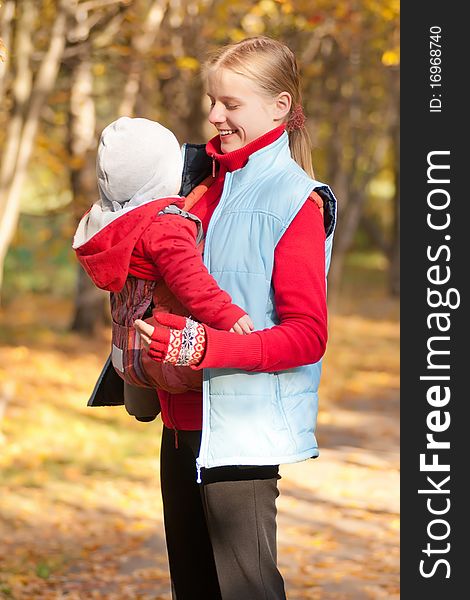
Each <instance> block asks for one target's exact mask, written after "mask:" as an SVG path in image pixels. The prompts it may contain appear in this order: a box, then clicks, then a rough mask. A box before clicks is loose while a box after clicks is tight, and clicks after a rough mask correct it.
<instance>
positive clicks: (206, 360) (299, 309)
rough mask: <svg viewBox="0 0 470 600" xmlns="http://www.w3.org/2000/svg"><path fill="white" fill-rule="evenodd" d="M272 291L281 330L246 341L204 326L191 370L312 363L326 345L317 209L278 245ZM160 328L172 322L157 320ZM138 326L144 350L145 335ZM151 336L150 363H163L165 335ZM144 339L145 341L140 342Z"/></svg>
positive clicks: (307, 210)
mask: <svg viewBox="0 0 470 600" xmlns="http://www.w3.org/2000/svg"><path fill="white" fill-rule="evenodd" d="M274 258H275V261H274V264H275V266H274V271H273V286H274V295H275V306H276V310H277V314H278V317H279V321H280V324H279V325H276V326H274V327H272V328H269V329H264V330H262V331H255V332H253V333H251V334H250V335H248V336H237V335H234V334H232V333H229V332H226V331H217V330H216V329H213V328H211V327H208V326H207V325H204V330H205V341H206V344H205V354H204V357H203V359H202V360H201V361H200V362H199V361H198V364H197V366H193V367H192V368H195V369H203V368H238V369H244V370H246V371H264V372H269V371H278V370H284V369H290V368H294V367H298V366H300V365H304V364H310V363H314V362H317V361H318V360H320V358H321V357H322V356H323V354H324V352H325V348H326V341H327V310H326V283H325V233H324V227H323V219H322V215H321V213H320V210H319V209H318V207H317V206H316V205H315V204H314V203H313V202H310V201H307V202H306V203H305V204H304V206H303V207H302V208H301V210H300V211H299V213H298V215H297V216H296V217H295V219H294V220H293V221H292V223H291V225H290V226H289V228H288V229H287V231H286V232H285V233H284V235H283V237H282V239H281V240H280V241H279V243H278V245H277V247H276V251H275V257H274ZM162 317H163V319H162V322H164V324H165V325H168V326H170V327H173V326H177V327H181V328H183V327H184V326H185V325H184V320H181V321H180V325H172V324H171V319H170V321H169V322H168V323H167V322H166V320H167V318H166V317H165V316H164V315H162ZM168 318H170V316H168ZM145 325H146V324H144V326H142V327H141V326H140V325H137V328H138V329H139V331H141V332H142V333H143V334H144V338H143V339H144V341H145V342H146V343H147V344H148V342H149V341H150V340H149V336H150V335H152V331H150V329H152V328H150V329H148V328H147V329H146V328H145ZM168 331H169V330H168V329H167V330H162V333H161V334H160V333H159V332H158V331H156V332H155V333H156V338H160V337H161V340H158V339H155V337H154V339H153V342H154V343H153V352H152V354H153V357H154V358H156V359H157V360H158V358H157V356H160V360H162V359H163V358H164V356H165V354H166V349H167V346H168V337H169V336H168V333H167V332H168ZM145 336H146V337H145Z"/></svg>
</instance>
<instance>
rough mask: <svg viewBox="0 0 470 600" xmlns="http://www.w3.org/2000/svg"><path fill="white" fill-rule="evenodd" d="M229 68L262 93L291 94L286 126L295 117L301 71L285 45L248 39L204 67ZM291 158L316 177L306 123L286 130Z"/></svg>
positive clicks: (259, 38)
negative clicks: (251, 82)
mask: <svg viewBox="0 0 470 600" xmlns="http://www.w3.org/2000/svg"><path fill="white" fill-rule="evenodd" d="M221 67H223V68H225V69H230V70H231V71H233V72H234V73H238V74H239V75H243V76H244V77H247V78H248V79H250V80H251V81H253V82H254V83H255V85H256V86H257V87H258V89H259V90H260V92H261V93H262V94H264V95H266V96H268V97H270V98H274V97H275V96H277V95H278V94H280V93H281V92H288V93H289V94H290V95H291V98H292V106H291V108H290V111H289V113H288V115H287V117H286V120H285V122H286V124H288V123H289V120H292V119H293V118H294V117H295V114H294V112H295V111H296V109H297V113H298V110H299V109H298V107H299V106H300V107H301V106H302V96H301V92H300V75H299V68H298V66H297V61H296V58H295V56H294V53H293V52H292V50H290V48H288V47H287V46H286V45H285V44H283V43H282V42H279V41H277V40H273V39H272V38H269V37H265V36H257V37H251V38H247V39H245V40H242V41H241V42H238V43H236V44H230V45H228V46H224V47H222V48H220V49H219V50H217V51H216V52H215V53H214V54H213V55H212V56H211V57H210V58H209V60H208V61H207V62H206V64H205V69H204V71H205V74H206V75H207V72H208V71H210V70H213V69H217V68H221ZM287 130H288V134H289V147H290V151H291V154H292V158H293V159H294V160H295V161H296V162H297V163H298V164H299V165H300V166H301V167H302V169H304V171H306V172H307V173H308V174H309V175H310V176H311V177H314V172H313V165H312V144H311V141H310V136H309V134H308V131H307V129H306V128H305V124H303V125H300V126H297V127H295V128H294V127H292V128H290V127H287Z"/></svg>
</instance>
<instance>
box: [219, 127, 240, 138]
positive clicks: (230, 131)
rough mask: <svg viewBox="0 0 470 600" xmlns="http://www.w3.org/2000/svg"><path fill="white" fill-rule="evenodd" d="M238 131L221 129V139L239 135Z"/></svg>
mask: <svg viewBox="0 0 470 600" xmlns="http://www.w3.org/2000/svg"><path fill="white" fill-rule="evenodd" d="M237 131H238V130H237V129H219V135H220V137H226V136H227V135H232V134H233V133H237Z"/></svg>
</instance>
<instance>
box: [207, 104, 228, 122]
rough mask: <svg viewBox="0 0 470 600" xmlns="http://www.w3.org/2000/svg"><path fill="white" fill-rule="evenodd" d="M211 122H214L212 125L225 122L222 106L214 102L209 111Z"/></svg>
mask: <svg viewBox="0 0 470 600" xmlns="http://www.w3.org/2000/svg"><path fill="white" fill-rule="evenodd" d="M209 122H210V123H212V125H217V123H224V122H225V113H224V110H223V107H222V106H220V105H218V104H214V106H213V107H212V108H211V110H210V112H209Z"/></svg>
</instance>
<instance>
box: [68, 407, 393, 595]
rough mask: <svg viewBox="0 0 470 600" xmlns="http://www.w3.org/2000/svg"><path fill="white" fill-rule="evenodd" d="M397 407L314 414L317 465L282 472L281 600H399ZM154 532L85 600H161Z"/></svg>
mask: <svg viewBox="0 0 470 600" xmlns="http://www.w3.org/2000/svg"><path fill="white" fill-rule="evenodd" d="M398 410H399V403H398V399H397V398H396V397H389V398H386V399H381V400H375V399H357V398H356V399H351V400H350V401H343V402H341V403H340V404H339V405H336V406H335V407H334V408H333V407H330V409H329V410H328V411H327V412H326V413H325V416H324V417H323V418H322V416H321V415H320V425H319V430H320V431H321V436H319V438H320V445H321V456H320V458H318V459H315V460H308V461H304V462H302V463H297V464H293V465H283V466H282V468H281V474H282V480H281V481H280V488H281V495H280V497H279V499H278V504H277V506H278V524H279V530H278V542H279V564H280V568H281V570H282V572H283V575H284V577H285V581H286V589H287V594H288V598H289V600H301V599H311V600H320V599H321V600H368V599H376V600H379V599H386V600H398V598H399V575H398V573H399V514H398V511H399V454H398V441H399V440H398V436H399V432H398ZM322 421H323V422H322ZM325 421H327V422H325ZM153 528H154V532H153V533H150V529H147V532H148V535H147V536H144V538H143V539H142V540H141V543H140V544H139V545H136V546H135V547H134V549H132V547H131V546H130V545H129V544H128V543H127V542H126V548H127V550H126V553H125V555H122V556H121V557H118V562H117V564H115V568H114V569H113V570H111V571H110V572H109V575H108V577H109V578H108V580H107V581H106V580H105V581H101V583H100V584H99V586H98V588H96V586H95V588H94V591H95V593H96V596H94V597H97V598H110V599H111V598H112V599H116V600H117V599H120V598H142V599H145V600H170V597H171V596H170V594H169V593H168V577H167V574H166V573H167V572H166V553H165V546H164V542H163V537H162V524H161V514H160V516H159V518H158V520H157V523H155V522H154V523H153ZM108 551H109V548H108V549H107V548H106V547H101V548H100V549H99V552H100V553H106V552H108ZM104 558H105V557H103V556H99V557H97V565H100V564H101V565H102V564H103V562H104ZM113 560H115V559H113ZM87 568H88V567H87V566H86V564H83V565H80V564H79V565H75V567H74V569H71V570H70V571H69V572H68V573H65V574H64V575H63V577H64V581H66V583H65V590H66V589H70V590H72V589H74V590H75V593H76V594H77V596H69V595H68V596H64V597H76V598H77V599H78V598H80V599H81V598H86V593H84V592H86V590H83V589H80V588H81V585H80V582H81V580H82V578H81V574H83V569H87ZM95 576H97V577H98V578H99V577H100V574H99V570H98V571H97V572H96V573H95ZM82 581H83V583H85V581H86V582H87V583H86V585H89V581H90V580H89V578H88V577H86V578H84V579H83V580H82ZM95 584H96V579H95ZM100 590H101V591H100ZM240 600H242V599H240ZM243 600H244V599H243ZM246 600H249V599H246Z"/></svg>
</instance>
